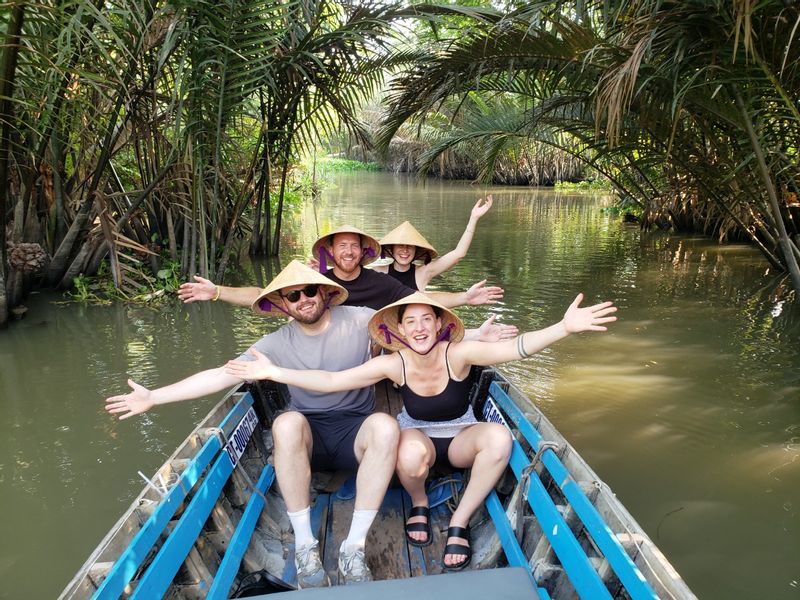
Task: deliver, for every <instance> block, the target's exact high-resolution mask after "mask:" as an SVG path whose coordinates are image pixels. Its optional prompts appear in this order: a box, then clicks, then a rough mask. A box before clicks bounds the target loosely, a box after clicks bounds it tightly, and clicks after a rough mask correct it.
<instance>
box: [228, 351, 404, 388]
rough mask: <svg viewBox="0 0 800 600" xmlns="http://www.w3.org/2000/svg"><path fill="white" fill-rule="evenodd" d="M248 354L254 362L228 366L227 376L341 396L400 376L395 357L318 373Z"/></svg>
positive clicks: (248, 361) (317, 371) (381, 358)
mask: <svg viewBox="0 0 800 600" xmlns="http://www.w3.org/2000/svg"><path fill="white" fill-rule="evenodd" d="M248 352H249V353H250V354H251V355H252V356H253V357H254V360H240V359H237V360H231V361H229V362H228V364H227V365H225V372H226V373H227V374H228V375H230V376H232V377H236V378H240V379H243V380H247V381H252V380H256V379H270V380H272V381H277V382H278V383H285V384H287V385H293V386H296V387H301V388H303V389H306V390H312V391H315V392H341V391H344V390H356V389H359V388H363V387H367V386H369V385H372V384H374V383H377V382H378V381H380V380H382V379H386V378H387V377H388V378H389V379H392V380H394V379H395V378H397V374H396V373H395V372H394V371H397V369H393V368H392V366H393V363H395V362H397V361H398V360H399V359H398V358H397V357H396V356H394V355H382V356H376V357H375V358H372V359H370V360H368V361H367V362H365V363H364V364H363V365H359V366H357V367H353V368H352V369H347V370H346V371H319V370H299V369H286V368H284V367H279V366H277V365H276V364H274V363H273V362H272V361H271V360H270V359H269V358H267V357H266V356H265V355H264V354H262V353H261V352H259V351H258V350H256V349H255V348H250V350H248Z"/></svg>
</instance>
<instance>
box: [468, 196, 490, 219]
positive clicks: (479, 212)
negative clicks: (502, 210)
mask: <svg viewBox="0 0 800 600" xmlns="http://www.w3.org/2000/svg"><path fill="white" fill-rule="evenodd" d="M490 208H492V195H491V194H489V195H487V196H486V200H484V199H483V198H478V201H477V202H476V203H475V206H473V207H472V212H471V213H470V214H471V215H472V216H473V217H475V218H476V219H480V218H481V217H482V216H483V215H485V214H486V213H487V212H489V209H490Z"/></svg>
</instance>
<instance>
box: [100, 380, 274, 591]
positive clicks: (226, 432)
mask: <svg viewBox="0 0 800 600" xmlns="http://www.w3.org/2000/svg"><path fill="white" fill-rule="evenodd" d="M252 406H253V398H252V396H251V395H250V394H249V393H246V394H243V395H242V396H241V398H240V399H239V400H238V401H237V402H236V404H235V405H234V407H233V408H232V409H231V410H230V412H229V413H228V414H227V415H226V416H225V417H224V419H223V420H222V421H221V423H220V425H219V428H218V432H217V433H221V435H215V432H213V431H209V432H207V433H208V435H209V437H208V439H207V440H206V442H205V443H204V444H203V446H202V448H201V449H200V451H199V452H198V453H197V455H196V456H195V457H194V458H193V459H192V460H191V461H189V464H188V466H187V468H186V469H185V470H184V471H183V473H182V475H181V477H180V479H179V480H178V482H177V483H176V484H175V485H174V486H173V487H172V488H171V489H170V490H169V492H168V493H167V494H166V495H165V496H164V498H163V499H162V501H161V502H160V503H159V504H158V506H157V507H156V508H155V509H154V510H153V512H152V514H151V515H150V517H149V518H148V519H147V521H146V522H145V523H144V524H143V525H142V527H141V529H140V530H139V531H138V533H137V534H136V536H135V537H134V539H133V540H132V541H131V542H130V544H129V545H128V546H127V547H126V549H125V550H124V551H123V552H122V554H121V555H120V557H119V559H118V560H117V561H116V562H115V563H114V565H113V566H112V567H111V569H110V570H109V572H108V573H107V575H106V577H105V579H104V580H103V581H102V583H101V584H100V585H99V586H98V588H97V590H96V591H95V593H94V594H93V596H92V598H97V599H111V598H119V597H120V596H121V595H122V594H123V592H125V591H130V590H129V589H128V590H126V588H128V587H129V584H130V582H131V580H132V579H133V578H134V577H135V575H136V574H137V572H139V570H140V569H141V568H142V566H143V565H145V561H146V559H148V558H149V557H151V556H153V555H155V556H154V557H153V558H152V561H151V562H150V563H149V565H148V566H147V567H146V569H145V571H144V573H143V574H142V576H141V577H140V578H139V579H138V581H137V583H136V586H135V589H133V592H132V594H131V595H130V597H131V598H160V597H162V596H163V595H164V594H165V592H166V591H167V589H168V587H169V586H170V584H171V583H172V581H173V579H174V577H175V574H176V573H177V572H178V569H179V568H180V566H181V564H183V562H184V561H185V560H186V557H187V556H188V555H189V552H190V551H191V549H192V547H193V546H194V544H195V541H196V540H197V538H198V536H199V534H200V531H201V530H202V528H203V525H204V524H205V522H206V520H207V519H208V517H209V515H210V513H211V510H212V509H213V507H214V505H215V504H216V502H217V499H218V498H219V497H220V494H221V493H222V488H223V486H224V485H225V483H226V482H227V481H228V479H229V478H230V476H231V474H232V473H233V471H234V467H235V463H236V460H237V459H238V456H239V455H241V452H242V451H243V450H244V447H245V446H246V445H247V443H248V441H249V439H250V436H251V435H252V432H253V429H254V427H253V426H251V427H243V428H242V429H241V430H240V431H239V432H237V427H239V425H240V424H246V423H245V420H246V419H248V420H249V421H250V423H252V421H253V420H254V419H255V415H254V413H253V411H252V409H251V407H252ZM250 423H247V424H250ZM245 438H246V439H245ZM224 440H225V441H227V442H228V443H224ZM274 477H275V476H274V471H273V469H272V466H271V465H266V466H265V467H264V468H263V470H262V472H261V476H260V477H259V480H258V483H257V484H255V487H256V489H257V490H258V493H256V492H253V493H252V495H251V497H250V500H249V502H248V504H247V507H246V508H245V510H244V513H243V514H242V517H241V518H240V520H239V523H238V526H237V528H236V530H235V532H234V534H233V537H232V538H231V541H230V544H229V545H228V548H227V551H226V552H225V555H224V557H223V559H222V561H221V563H220V565H219V568H218V571H217V576H216V578H215V581H214V583H213V585H212V587H211V589H210V590H209V595H208V598H227V595H228V592H229V590H230V587H231V584H232V583H233V581H234V578H235V576H236V573H237V571H238V568H239V563H240V562H241V559H242V556H243V555H244V552H245V551H246V549H247V546H248V543H249V539H250V536H251V535H252V533H253V530H254V528H255V523H256V520H257V519H258V515H259V513H260V512H261V509H262V508H263V506H264V494H266V492H267V491H268V489H269V487H270V486H271V485H272V482H273V481H274ZM189 498H191V500H189V503H188V505H185V502H186V501H187V500H188V499H189ZM184 505H185V506H184ZM181 507H183V511H182V512H181V513H180V517H179V518H177V520H176V518H175V517H176V515H177V514H178V511H179V509H180V508H181ZM165 535H166V539H164V536H165ZM161 540H163V543H161V544H160V546H159V542H160V541H161ZM226 585H227V587H226Z"/></svg>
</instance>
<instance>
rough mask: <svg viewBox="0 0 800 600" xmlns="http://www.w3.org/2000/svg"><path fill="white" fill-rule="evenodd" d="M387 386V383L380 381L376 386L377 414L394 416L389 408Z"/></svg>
mask: <svg viewBox="0 0 800 600" xmlns="http://www.w3.org/2000/svg"><path fill="white" fill-rule="evenodd" d="M387 386H388V382H387V381H379V382H378V383H376V384H375V412H382V413H388V414H392V413H391V408H390V406H389V395H388V393H387Z"/></svg>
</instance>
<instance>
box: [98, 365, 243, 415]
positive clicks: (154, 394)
mask: <svg viewBox="0 0 800 600" xmlns="http://www.w3.org/2000/svg"><path fill="white" fill-rule="evenodd" d="M242 381H243V380H242V379H240V378H238V377H235V376H233V375H229V374H228V373H225V371H224V369H223V367H217V368H216V369H208V370H207V371H200V372H199V373H195V374H194V375H191V376H189V377H187V378H186V379H183V380H181V381H178V382H177V383H173V384H171V385H167V386H164V387H161V388H158V389H155V390H149V389H147V388H146V387H144V386H143V385H139V384H138V383H136V382H135V381H133V379H128V385H129V386H131V390H132V391H130V392H128V393H127V394H120V395H119V396H111V397H110V398H106V410H107V411H108V412H109V413H111V414H112V415H119V419H120V420H122V419H127V418H129V417H132V416H134V415H138V414H139V413H143V412H146V411H148V410H150V409H151V408H153V407H154V406H157V405H159V404H168V403H170V402H179V401H181V400H193V399H195V398H200V397H201V396H205V395H207V394H213V393H214V392H219V391H220V390H224V389H227V388H229V387H232V386H234V385H236V384H239V383H242Z"/></svg>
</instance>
